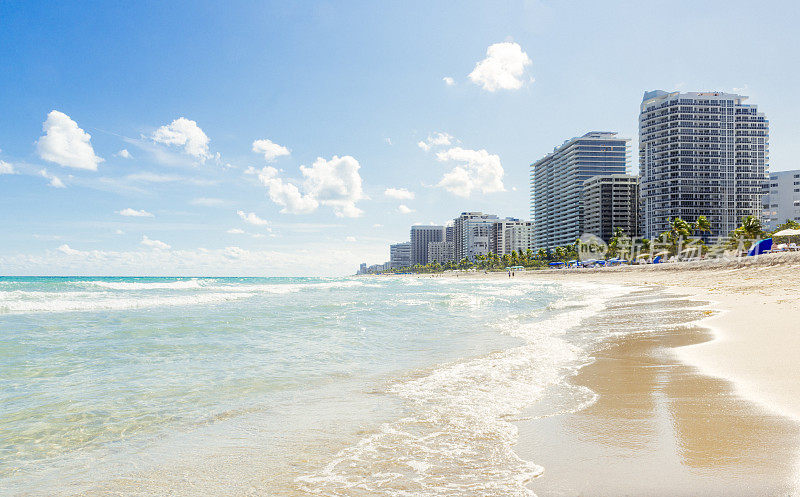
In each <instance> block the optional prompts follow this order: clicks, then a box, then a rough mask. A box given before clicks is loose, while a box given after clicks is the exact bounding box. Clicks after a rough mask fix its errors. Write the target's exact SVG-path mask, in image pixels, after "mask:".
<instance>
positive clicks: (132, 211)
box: [117, 207, 155, 217]
mask: <svg viewBox="0 0 800 497" xmlns="http://www.w3.org/2000/svg"><path fill="white" fill-rule="evenodd" d="M117 214H119V215H120V216H126V217H155V216H154V215H153V214H152V213H150V212H147V211H146V210H144V209H141V210H138V211H137V210H136V209H131V208H130V207H128V208H127V209H122V210H121V211H117Z"/></svg>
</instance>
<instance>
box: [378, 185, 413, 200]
mask: <svg viewBox="0 0 800 497" xmlns="http://www.w3.org/2000/svg"><path fill="white" fill-rule="evenodd" d="M383 194H384V195H386V196H387V197H389V198H394V199H397V200H413V199H414V192H411V191H408V190H406V189H405V188H387V189H386V191H384V192H383Z"/></svg>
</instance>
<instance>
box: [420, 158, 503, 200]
mask: <svg viewBox="0 0 800 497" xmlns="http://www.w3.org/2000/svg"><path fill="white" fill-rule="evenodd" d="M436 159H437V160H439V161H441V162H451V161H452V162H458V163H460V164H459V165H457V166H455V167H454V168H453V169H451V170H450V171H448V172H447V173H445V174H444V176H443V177H442V179H441V180H440V181H439V183H438V184H437V185H436V186H439V187H442V188H444V189H445V190H447V191H449V192H450V193H453V194H455V195H458V196H460V197H468V196H470V195H471V194H472V192H474V191H480V192H481V193H493V192H502V191H505V187H504V186H503V174H504V171H503V166H502V165H501V164H500V157H499V156H498V155H495V154H490V153H488V152H487V151H486V150H469V149H464V148H461V147H453V148H451V149H448V150H445V151H442V152H439V153H437V154H436Z"/></svg>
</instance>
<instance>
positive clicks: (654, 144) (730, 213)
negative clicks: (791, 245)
mask: <svg viewBox="0 0 800 497" xmlns="http://www.w3.org/2000/svg"><path fill="white" fill-rule="evenodd" d="M746 99H747V97H745V96H742V95H734V94H731V93H720V92H707V93H680V92H672V93H668V92H665V91H661V90H655V91H649V92H645V94H644V99H643V100H642V105H641V112H640V114H639V164H640V170H641V195H642V201H643V204H644V236H645V237H648V238H652V237H655V236H658V235H659V234H660V233H663V232H664V231H667V229H668V228H669V226H668V224H669V219H670V218H675V217H680V218H683V219H684V220H686V221H694V220H695V219H697V217H698V216H701V215H702V216H706V217H707V218H708V220H709V221H710V223H711V229H712V232H711V233H710V234H709V235H707V236H706V237H705V238H706V240H707V241H709V242H715V241H716V240H717V239H718V238H719V237H720V236H726V235H727V234H728V233H730V232H731V231H733V230H734V229H736V227H738V226H739V224H740V222H741V219H742V218H743V217H744V216H756V217H758V216H759V215H760V214H761V210H762V204H761V195H762V188H763V185H764V183H765V182H766V181H767V178H768V156H769V153H768V151H769V121H767V119H766V118H765V117H764V114H762V113H760V112H758V109H757V108H756V106H755V105H746V104H744V101H745V100H746Z"/></svg>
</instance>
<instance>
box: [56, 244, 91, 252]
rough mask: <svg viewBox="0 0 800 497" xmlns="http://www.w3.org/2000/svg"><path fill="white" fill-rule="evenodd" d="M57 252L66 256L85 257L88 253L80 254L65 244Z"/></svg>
mask: <svg viewBox="0 0 800 497" xmlns="http://www.w3.org/2000/svg"><path fill="white" fill-rule="evenodd" d="M58 251H59V252H61V253H64V254H67V255H86V254H87V253H88V252H81V251H80V250H75V249H74V248H72V247H70V246H69V245H67V244H66V243H65V244H64V245H61V246H60V247H58Z"/></svg>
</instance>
